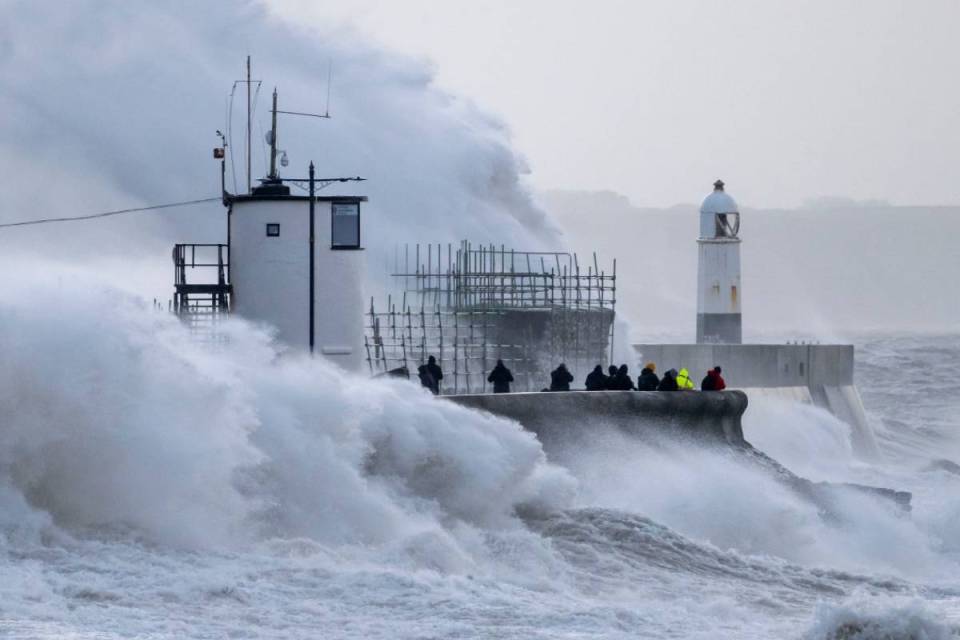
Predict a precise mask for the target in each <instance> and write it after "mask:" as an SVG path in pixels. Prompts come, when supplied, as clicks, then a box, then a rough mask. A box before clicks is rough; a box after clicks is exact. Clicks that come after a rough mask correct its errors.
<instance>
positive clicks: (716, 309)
mask: <svg viewBox="0 0 960 640" xmlns="http://www.w3.org/2000/svg"><path fill="white" fill-rule="evenodd" d="M739 231H740V211H739V208H738V207H737V203H736V201H735V200H734V199H733V198H731V197H730V195H729V194H728V193H727V192H726V191H724V188H723V181H722V180H717V181H716V182H715V183H714V184H713V193H711V194H710V195H708V196H707V197H706V198H704V200H703V204H702V205H700V237H699V238H698V239H697V244H698V245H699V249H700V255H699V263H698V266H697V344H704V343H713V344H717V343H719V344H740V343H741V341H742V338H743V331H742V327H741V316H740V298H741V289H740V238H739V237H738V235H737V234H738V233H739Z"/></svg>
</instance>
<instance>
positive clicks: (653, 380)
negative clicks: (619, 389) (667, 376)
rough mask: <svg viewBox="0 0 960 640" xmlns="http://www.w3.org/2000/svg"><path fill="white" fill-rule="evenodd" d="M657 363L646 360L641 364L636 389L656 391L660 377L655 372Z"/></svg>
mask: <svg viewBox="0 0 960 640" xmlns="http://www.w3.org/2000/svg"><path fill="white" fill-rule="evenodd" d="M656 371H657V365H655V364H654V363H652V362H648V363H647V364H645V365H644V366H643V370H642V371H641V372H640V377H639V378H637V390H638V391H656V390H657V387H658V386H660V378H658V377H657V374H656Z"/></svg>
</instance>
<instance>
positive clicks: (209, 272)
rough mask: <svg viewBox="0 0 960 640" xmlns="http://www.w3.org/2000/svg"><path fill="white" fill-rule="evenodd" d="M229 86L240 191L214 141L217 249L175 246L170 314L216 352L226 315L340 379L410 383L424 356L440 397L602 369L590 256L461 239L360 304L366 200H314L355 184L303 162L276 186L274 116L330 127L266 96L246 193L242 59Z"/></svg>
mask: <svg viewBox="0 0 960 640" xmlns="http://www.w3.org/2000/svg"><path fill="white" fill-rule="evenodd" d="M237 82H238V83H240V84H245V85H246V87H247V89H248V92H247V93H248V105H247V116H248V122H247V141H246V142H247V145H246V146H247V157H246V160H247V163H246V164H247V192H246V193H241V194H232V193H229V192H228V191H227V189H226V156H227V147H228V138H227V136H224V135H223V134H221V133H220V132H219V131H218V132H217V133H218V134H219V135H220V136H221V139H222V145H221V146H219V147H217V148H216V149H214V157H215V158H217V159H219V160H220V175H221V191H222V196H223V205H224V206H225V207H226V214H227V215H226V218H227V220H226V222H227V224H226V227H227V238H226V241H225V242H214V243H205V244H195V243H190V244H187V243H184V244H177V245H175V246H174V248H173V264H174V297H173V300H172V303H171V306H172V309H173V311H174V312H175V313H177V314H178V315H179V316H180V317H181V318H182V319H183V321H184V322H185V323H186V324H187V325H188V326H189V327H190V328H191V331H192V332H193V333H194V334H195V335H196V337H197V338H199V339H201V340H204V341H210V340H218V339H219V338H218V336H219V334H218V332H217V331H216V325H217V323H218V322H219V321H220V319H222V318H223V317H224V316H225V315H227V314H230V313H235V314H237V315H239V316H242V317H244V318H245V319H247V320H252V321H254V322H258V323H262V324H264V325H267V326H269V327H270V328H271V330H272V331H274V332H275V335H276V338H277V339H278V341H279V342H281V343H283V344H284V345H286V346H287V347H289V348H290V349H292V350H294V351H306V352H309V353H311V354H316V355H319V356H323V357H325V358H327V359H329V360H330V361H331V362H334V363H336V364H338V365H340V366H342V367H343V368H345V369H347V370H350V371H358V372H359V371H363V370H366V372H368V373H370V374H373V375H376V374H380V373H386V372H396V371H397V370H401V371H405V372H407V373H408V374H409V372H411V371H415V370H416V368H417V367H419V365H420V364H423V363H424V362H425V361H426V359H427V358H428V357H429V356H434V357H435V358H436V359H437V360H438V361H439V363H440V365H441V366H442V367H443V368H444V370H445V372H446V374H445V378H444V381H443V391H444V393H446V394H458V393H470V392H477V391H485V390H489V389H490V385H489V383H487V381H486V378H487V374H488V373H489V371H490V369H492V367H493V365H494V364H495V363H496V361H497V360H498V359H502V360H503V361H504V362H505V363H506V364H507V365H508V366H509V367H511V369H513V373H514V379H515V382H514V388H515V389H517V390H534V389H537V390H539V389H540V388H542V387H543V386H544V385H545V384H548V382H545V381H549V372H550V371H551V370H552V368H553V367H555V366H556V365H557V364H558V363H560V362H564V361H565V362H567V364H568V365H569V367H570V368H571V370H573V371H576V372H580V371H585V370H588V369H589V368H592V367H593V366H594V365H595V364H596V363H597V362H604V361H606V360H607V359H608V353H610V352H611V350H612V348H613V319H614V314H615V309H616V288H617V287H616V279H617V274H616V261H614V262H613V264H612V267H611V268H609V269H601V268H600V265H599V263H598V261H597V257H596V255H594V256H593V262H592V264H589V265H586V266H585V267H582V266H581V264H580V261H579V258H578V257H577V256H576V255H574V254H571V253H565V252H538V251H519V250H516V249H508V248H507V247H505V246H503V245H501V246H500V247H495V246H493V245H473V244H470V243H469V242H466V241H464V242H463V243H461V244H460V245H459V246H457V247H454V246H452V245H450V244H448V245H446V246H445V247H444V246H443V245H433V244H430V245H414V246H405V247H404V259H403V261H402V263H401V261H400V260H399V252H398V254H397V260H396V261H395V264H394V268H393V270H392V272H391V273H390V274H388V279H389V281H390V283H391V285H392V286H393V288H394V290H395V291H396V293H395V294H390V295H388V296H387V299H386V301H385V303H384V302H381V303H380V305H377V304H376V302H375V300H374V299H372V298H371V299H370V301H369V305H366V304H365V300H364V293H363V290H364V286H365V280H366V254H365V252H364V251H363V245H362V242H361V229H362V225H361V206H362V205H363V203H364V202H366V201H367V198H366V197H365V196H358V195H349V194H336V195H327V194H320V193H318V191H319V190H321V189H323V188H325V187H329V186H331V185H343V184H344V183H351V182H356V181H361V180H363V178H360V177H348V178H320V177H317V176H316V175H315V169H314V166H313V164H312V163H311V164H310V166H309V170H308V172H307V176H306V177H302V176H301V177H289V176H281V175H280V172H281V167H286V166H287V164H288V162H287V157H286V153H285V152H284V151H283V150H282V149H280V148H279V146H278V139H279V137H278V126H277V125H278V123H277V117H278V115H295V116H311V117H318V118H329V117H330V116H329V110H327V112H325V113H323V114H311V113H304V112H299V111H284V110H281V109H279V108H278V95H277V91H276V90H274V92H273V101H272V108H271V110H270V115H271V127H270V130H269V132H268V134H267V135H266V142H267V144H268V145H269V171H268V173H267V175H266V177H265V178H262V179H260V180H259V184H258V185H257V186H253V180H252V179H251V168H250V162H249V159H250V131H251V125H250V121H249V118H250V113H251V107H250V103H249V99H250V92H249V89H250V87H251V86H253V85H254V84H256V82H257V81H254V80H252V79H251V76H250V65H249V59H248V61H247V78H246V80H242V81H237ZM236 86H237V84H236V83H235V87H236ZM291 187H292V188H294V189H297V190H298V191H297V192H295V193H294V192H292V190H291ZM444 249H445V252H444Z"/></svg>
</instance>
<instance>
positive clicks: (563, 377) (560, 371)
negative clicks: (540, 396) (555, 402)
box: [550, 362, 573, 391]
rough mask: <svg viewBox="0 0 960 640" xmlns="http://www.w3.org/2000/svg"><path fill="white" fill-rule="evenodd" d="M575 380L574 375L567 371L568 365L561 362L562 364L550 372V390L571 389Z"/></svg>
mask: <svg viewBox="0 0 960 640" xmlns="http://www.w3.org/2000/svg"><path fill="white" fill-rule="evenodd" d="M571 382H573V375H572V374H571V373H570V372H569V371H567V365H565V364H564V363H562V362H561V363H560V366H559V367H557V368H556V369H554V370H553V371H551V372H550V391H570V383H571Z"/></svg>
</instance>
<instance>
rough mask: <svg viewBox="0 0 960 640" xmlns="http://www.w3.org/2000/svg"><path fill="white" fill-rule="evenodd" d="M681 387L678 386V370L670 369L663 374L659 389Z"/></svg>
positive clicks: (676, 388)
mask: <svg viewBox="0 0 960 640" xmlns="http://www.w3.org/2000/svg"><path fill="white" fill-rule="evenodd" d="M679 388H680V387H678V386H677V370H676V369H670V370H669V371H667V372H666V373H664V374H663V379H662V380H661V381H660V385H659V386H658V387H657V391H677V390H678V389H679Z"/></svg>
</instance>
